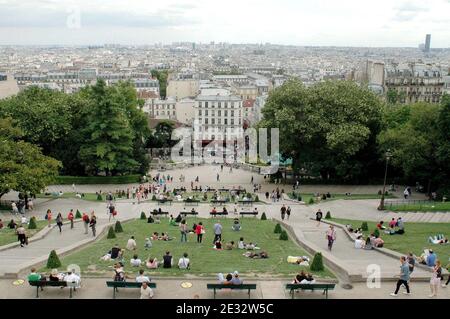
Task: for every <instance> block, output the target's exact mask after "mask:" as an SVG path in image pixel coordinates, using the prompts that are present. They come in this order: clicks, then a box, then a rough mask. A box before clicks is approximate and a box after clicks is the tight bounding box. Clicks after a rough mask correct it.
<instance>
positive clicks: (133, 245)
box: [127, 236, 137, 250]
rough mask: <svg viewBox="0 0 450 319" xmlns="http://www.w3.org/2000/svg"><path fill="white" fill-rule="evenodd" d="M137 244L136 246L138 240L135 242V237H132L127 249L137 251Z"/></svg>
mask: <svg viewBox="0 0 450 319" xmlns="http://www.w3.org/2000/svg"><path fill="white" fill-rule="evenodd" d="M136 247H137V244H136V240H134V236H131V238H130V239H128V242H127V249H128V250H136Z"/></svg>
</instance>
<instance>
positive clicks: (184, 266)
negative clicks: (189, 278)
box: [178, 253, 191, 269]
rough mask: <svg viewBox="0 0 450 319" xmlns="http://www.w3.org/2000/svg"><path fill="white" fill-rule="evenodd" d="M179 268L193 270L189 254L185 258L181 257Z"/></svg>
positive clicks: (184, 255)
mask: <svg viewBox="0 0 450 319" xmlns="http://www.w3.org/2000/svg"><path fill="white" fill-rule="evenodd" d="M178 268H180V269H190V268H191V262H190V260H189V258H188V254H187V253H184V254H183V257H181V258H180V259H179V260H178Z"/></svg>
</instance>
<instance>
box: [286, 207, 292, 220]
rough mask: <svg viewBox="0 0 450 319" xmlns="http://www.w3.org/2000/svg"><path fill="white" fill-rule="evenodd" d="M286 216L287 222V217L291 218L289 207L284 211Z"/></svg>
mask: <svg viewBox="0 0 450 319" xmlns="http://www.w3.org/2000/svg"><path fill="white" fill-rule="evenodd" d="M286 216H287V220H289V217H290V216H291V207H290V206H288V208H287V209H286Z"/></svg>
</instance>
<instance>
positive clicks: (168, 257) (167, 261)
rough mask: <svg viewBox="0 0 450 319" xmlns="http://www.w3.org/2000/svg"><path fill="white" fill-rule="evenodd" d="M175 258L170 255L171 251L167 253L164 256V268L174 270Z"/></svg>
mask: <svg viewBox="0 0 450 319" xmlns="http://www.w3.org/2000/svg"><path fill="white" fill-rule="evenodd" d="M172 263H173V258H172V255H171V254H170V251H166V254H165V255H164V256H163V268H172Z"/></svg>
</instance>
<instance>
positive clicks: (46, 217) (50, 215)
mask: <svg viewBox="0 0 450 319" xmlns="http://www.w3.org/2000/svg"><path fill="white" fill-rule="evenodd" d="M45 219H47V221H48V227H50V226H51V224H52V211H51V210H50V209H47V214H46V215H45Z"/></svg>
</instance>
